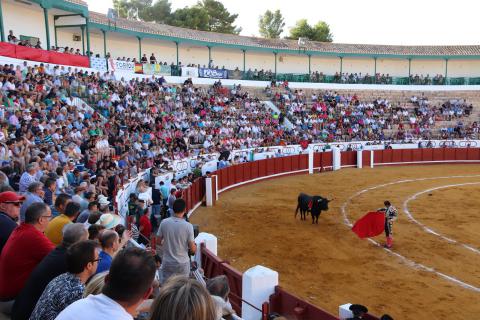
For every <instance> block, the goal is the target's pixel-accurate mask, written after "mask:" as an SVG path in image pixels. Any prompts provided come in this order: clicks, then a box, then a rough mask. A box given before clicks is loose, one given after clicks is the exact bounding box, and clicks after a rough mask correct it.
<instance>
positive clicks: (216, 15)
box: [197, 0, 242, 34]
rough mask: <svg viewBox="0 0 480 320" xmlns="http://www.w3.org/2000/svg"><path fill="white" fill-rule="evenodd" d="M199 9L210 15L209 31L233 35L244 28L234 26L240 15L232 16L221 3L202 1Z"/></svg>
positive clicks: (198, 5)
mask: <svg viewBox="0 0 480 320" xmlns="http://www.w3.org/2000/svg"><path fill="white" fill-rule="evenodd" d="M197 7H199V8H203V9H204V10H205V11H206V12H207V14H208V29H207V30H208V31H214V32H220V33H231V34H239V33H240V31H242V28H239V27H237V26H235V25H233V23H234V22H235V20H236V19H237V17H238V14H230V12H228V10H227V9H226V8H225V7H224V6H223V4H222V3H221V2H220V1H216V0H202V1H199V2H198V3H197Z"/></svg>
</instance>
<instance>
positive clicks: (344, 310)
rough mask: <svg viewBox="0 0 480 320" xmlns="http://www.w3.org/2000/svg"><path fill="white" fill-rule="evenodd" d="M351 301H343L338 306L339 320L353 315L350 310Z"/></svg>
mask: <svg viewBox="0 0 480 320" xmlns="http://www.w3.org/2000/svg"><path fill="white" fill-rule="evenodd" d="M351 305H352V304H351V303H345V304H342V305H341V306H339V307H338V317H339V318H340V320H345V319H350V318H352V317H353V313H352V311H350V309H349V308H350V306H351Z"/></svg>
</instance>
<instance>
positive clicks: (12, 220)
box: [0, 191, 25, 254]
mask: <svg viewBox="0 0 480 320" xmlns="http://www.w3.org/2000/svg"><path fill="white" fill-rule="evenodd" d="M24 200H25V197H24V196H20V195H18V194H16V193H15V192H13V191H5V192H2V193H0V254H1V253H2V250H3V247H4V246H5V243H7V240H8V237H10V234H11V233H12V232H13V230H14V229H15V228H16V227H17V221H18V218H19V216H20V206H21V205H22V201H24Z"/></svg>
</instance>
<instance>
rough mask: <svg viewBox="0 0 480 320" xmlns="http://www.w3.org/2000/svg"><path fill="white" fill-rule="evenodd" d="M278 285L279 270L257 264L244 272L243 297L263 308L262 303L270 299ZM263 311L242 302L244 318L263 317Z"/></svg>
mask: <svg viewBox="0 0 480 320" xmlns="http://www.w3.org/2000/svg"><path fill="white" fill-rule="evenodd" d="M277 285H278V272H276V271H273V270H271V269H269V268H266V267H263V266H255V267H252V268H250V269H248V270H247V271H245V272H244V273H243V277H242V299H243V300H244V301H247V302H248V303H250V304H252V305H254V306H255V307H256V308H258V309H260V310H261V309H262V304H263V303H264V302H266V301H269V297H270V295H272V294H273V293H274V292H275V287H276V286H277ZM261 317H262V313H261V312H260V311H258V310H256V309H254V308H252V307H251V306H249V305H248V304H246V303H244V302H242V318H243V319H248V320H254V319H261Z"/></svg>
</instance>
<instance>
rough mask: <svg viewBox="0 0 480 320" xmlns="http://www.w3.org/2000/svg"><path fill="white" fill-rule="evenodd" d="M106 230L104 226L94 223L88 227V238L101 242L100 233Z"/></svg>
mask: <svg viewBox="0 0 480 320" xmlns="http://www.w3.org/2000/svg"><path fill="white" fill-rule="evenodd" d="M103 230H105V227H104V226H101V225H98V224H92V225H90V226H89V227H88V239H89V240H95V241H97V242H98V243H100V234H101V233H102V231H103Z"/></svg>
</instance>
